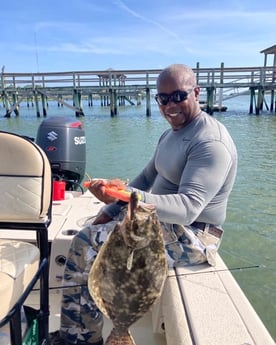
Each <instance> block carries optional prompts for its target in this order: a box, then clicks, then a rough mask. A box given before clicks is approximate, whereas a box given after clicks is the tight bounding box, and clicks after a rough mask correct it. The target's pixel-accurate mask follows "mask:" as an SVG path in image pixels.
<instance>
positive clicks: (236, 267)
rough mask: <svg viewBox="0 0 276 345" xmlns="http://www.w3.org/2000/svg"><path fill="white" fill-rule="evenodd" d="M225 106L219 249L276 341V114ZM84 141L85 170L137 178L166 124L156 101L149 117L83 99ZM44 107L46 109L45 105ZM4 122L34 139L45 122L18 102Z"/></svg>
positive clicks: (238, 101) (242, 104)
mask: <svg viewBox="0 0 276 345" xmlns="http://www.w3.org/2000/svg"><path fill="white" fill-rule="evenodd" d="M225 105H227V107H228V110H227V111H226V112H223V113H214V115H213V116H214V117H215V118H217V119H218V120H220V121H221V122H222V123H224V124H225V126H226V127H227V128H228V130H229V132H230V133H231V135H232V137H233V139H234V141H235V142H236V145H237V149H238V154H239V167H238V174H237V179H236V183H235V186H234V189H233V192H232V194H231V196H230V200H229V205H228V212H227V219H226V222H225V225H224V229H225V234H224V238H223V242H222V245H221V248H220V254H221V256H222V257H223V259H224V260H225V262H226V264H227V265H228V267H229V268H230V269H232V273H233V275H234V276H235V278H236V279H237V281H238V283H239V285H240V286H241V288H242V289H243V291H244V292H245V294H246V296H247V297H248V299H249V300H250V302H251V303H252V305H253V306H254V308H255V310H256V311H257V313H258V314H259V316H260V317H261V319H262V320H263V322H264V324H265V325H266V327H267V328H268V330H269V332H270V333H271V335H272V336H273V338H274V339H276V250H275V244H276V114H268V113H266V112H264V113H263V114H261V115H258V116H256V115H249V114H248V109H249V96H239V97H236V98H234V99H230V100H227V101H225ZM83 108H84V113H85V116H84V117H82V118H79V119H80V121H82V122H83V125H84V128H85V133H86V141H87V166H86V171H87V173H88V174H89V175H90V176H91V177H104V178H113V177H120V178H122V179H132V178H133V177H135V176H136V175H137V174H138V173H139V172H140V170H141V169H142V168H143V167H144V165H145V164H146V162H147V161H148V159H149V158H150V157H151V155H152V154H153V151H154V148H155V145H156V143H157V140H158V138H159V136H160V134H161V133H162V132H163V131H164V130H165V129H166V128H168V124H167V123H166V121H165V120H164V119H163V118H162V117H161V116H160V114H159V111H158V108H157V106H156V105H155V104H154V103H153V104H152V109H151V110H152V115H151V117H146V115H145V113H146V107H145V104H142V105H141V106H130V105H127V106H125V107H119V109H118V110H119V114H118V115H117V116H116V117H113V118H111V117H110V111H109V108H108V107H101V106H100V105H99V104H97V102H94V106H93V107H88V106H87V104H86V103H85V102H84V103H83ZM47 111H48V117H50V116H68V117H71V118H72V119H76V118H75V114H74V112H73V111H72V110H71V109H69V108H66V107H58V106H57V104H56V103H55V102H49V107H48V109H47ZM41 113H42V111H41ZM4 114H5V109H3V107H2V106H1V105H0V128H1V129H2V130H8V131H12V132H15V133H19V134H24V135H28V136H31V137H34V138H35V137H36V133H37V129H38V127H39V125H40V123H41V122H42V121H43V120H44V118H43V117H40V118H37V117H36V111H35V108H33V107H30V108H28V107H27V106H26V104H24V103H21V106H20V116H19V117H15V116H14V115H12V117H11V118H9V119H8V118H4Z"/></svg>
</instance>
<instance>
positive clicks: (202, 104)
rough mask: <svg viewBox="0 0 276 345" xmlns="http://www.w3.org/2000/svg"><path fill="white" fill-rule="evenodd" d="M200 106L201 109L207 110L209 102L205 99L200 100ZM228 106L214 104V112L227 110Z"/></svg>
mask: <svg viewBox="0 0 276 345" xmlns="http://www.w3.org/2000/svg"><path fill="white" fill-rule="evenodd" d="M199 106H200V109H201V110H204V111H207V110H208V109H207V106H208V105H207V103H206V102H205V101H199ZM227 109H228V107H227V106H226V105H223V104H218V103H215V104H213V112H225V111H227Z"/></svg>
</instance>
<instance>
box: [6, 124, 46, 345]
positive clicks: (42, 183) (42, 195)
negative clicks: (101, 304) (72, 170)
mask: <svg viewBox="0 0 276 345" xmlns="http://www.w3.org/2000/svg"><path fill="white" fill-rule="evenodd" d="M0 204H1V208H0V305H1V309H0V328H1V327H3V326H6V325H7V324H9V327H10V337H11V345H19V344H20V345H21V344H22V342H23V340H22V332H21V310H22V306H23V304H24V301H25V300H26V298H27V297H28V296H29V294H30V293H31V291H32V289H33V287H34V286H35V285H36V286H38V287H39V289H40V305H39V310H37V314H36V315H37V323H38V342H39V344H42V343H44V342H45V341H48V338H49V289H48V288H49V259H48V226H49V225H50V223H51V205H52V172H51V167H50V163H49V160H48V158H47V156H46V154H45V153H44V151H43V150H42V149H41V148H40V147H39V146H38V145H36V144H35V143H34V142H33V141H31V140H30V139H28V138H26V137H22V136H20V135H17V134H14V133H8V132H3V131H0ZM13 230H17V231H18V230H24V231H26V230H29V231H35V232H36V241H35V243H28V242H27V241H19V240H14V239H10V240H9V239H7V234H8V233H9V232H12V231H13ZM1 231H5V236H4V237H5V239H4V238H2V239H1ZM11 238H12V236H11Z"/></svg>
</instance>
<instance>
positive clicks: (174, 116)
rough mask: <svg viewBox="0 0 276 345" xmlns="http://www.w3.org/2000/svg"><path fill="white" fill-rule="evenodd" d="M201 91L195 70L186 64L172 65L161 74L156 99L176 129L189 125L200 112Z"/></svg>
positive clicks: (164, 114) (162, 111)
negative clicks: (199, 99) (199, 98)
mask: <svg viewBox="0 0 276 345" xmlns="http://www.w3.org/2000/svg"><path fill="white" fill-rule="evenodd" d="M199 91H200V88H199V87H198V86H197V85H196V78H195V75H194V72H193V70H192V69H191V68H190V67H188V66H186V65H181V64H174V65H170V66H168V67H167V68H165V69H164V70H163V71H162V72H161V73H160V74H159V76H158V78H157V95H156V100H157V103H158V105H159V109H160V112H161V114H162V115H163V116H164V117H165V119H166V120H167V121H168V122H169V123H170V125H171V126H172V128H173V129H174V130H178V129H180V128H183V127H185V126H187V125H188V124H189V123H190V122H191V121H192V120H193V119H194V118H195V117H196V116H197V115H198V114H199V113H200V106H199V102H198V96H199Z"/></svg>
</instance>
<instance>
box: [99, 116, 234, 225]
mask: <svg viewBox="0 0 276 345" xmlns="http://www.w3.org/2000/svg"><path fill="white" fill-rule="evenodd" d="M236 171H237V152H236V147H235V144H234V142H233V140H232V138H231V136H230V135H229V133H228V131H227V129H226V128H225V127H224V126H223V125H222V124H221V123H220V122H219V121H217V120H216V119H214V118H213V117H211V116H210V115H208V114H206V113H205V112H201V113H200V115H199V116H197V117H196V118H195V119H194V120H193V121H192V122H191V123H190V124H189V125H188V126H186V127H184V128H182V129H180V130H177V131H173V130H171V129H169V130H167V131H166V132H164V133H163V135H162V136H161V137H160V139H159V142H158V145H157V148H156V151H155V153H154V156H153V157H152V159H151V160H150V161H149V163H148V164H147V166H146V167H145V168H144V169H143V171H142V172H141V173H140V174H139V175H138V176H137V177H136V178H135V179H134V180H133V181H131V183H130V184H129V186H130V187H132V189H133V190H138V191H139V193H140V194H141V195H142V201H143V202H146V203H150V204H155V205H156V207H157V213H158V216H159V218H160V220H161V221H162V222H166V223H172V224H183V225H189V224H191V223H193V222H194V221H195V220H196V221H200V222H204V223H210V224H214V225H218V226H221V225H222V224H223V223H224V221H225V218H226V207H227V201H228V197H229V194H230V192H231V190H232V187H233V184H234V180H235V176H236ZM104 211H105V213H107V214H108V215H109V216H111V217H114V216H115V215H116V214H117V213H118V212H119V211H120V206H119V205H118V204H111V205H107V206H105V207H104Z"/></svg>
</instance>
